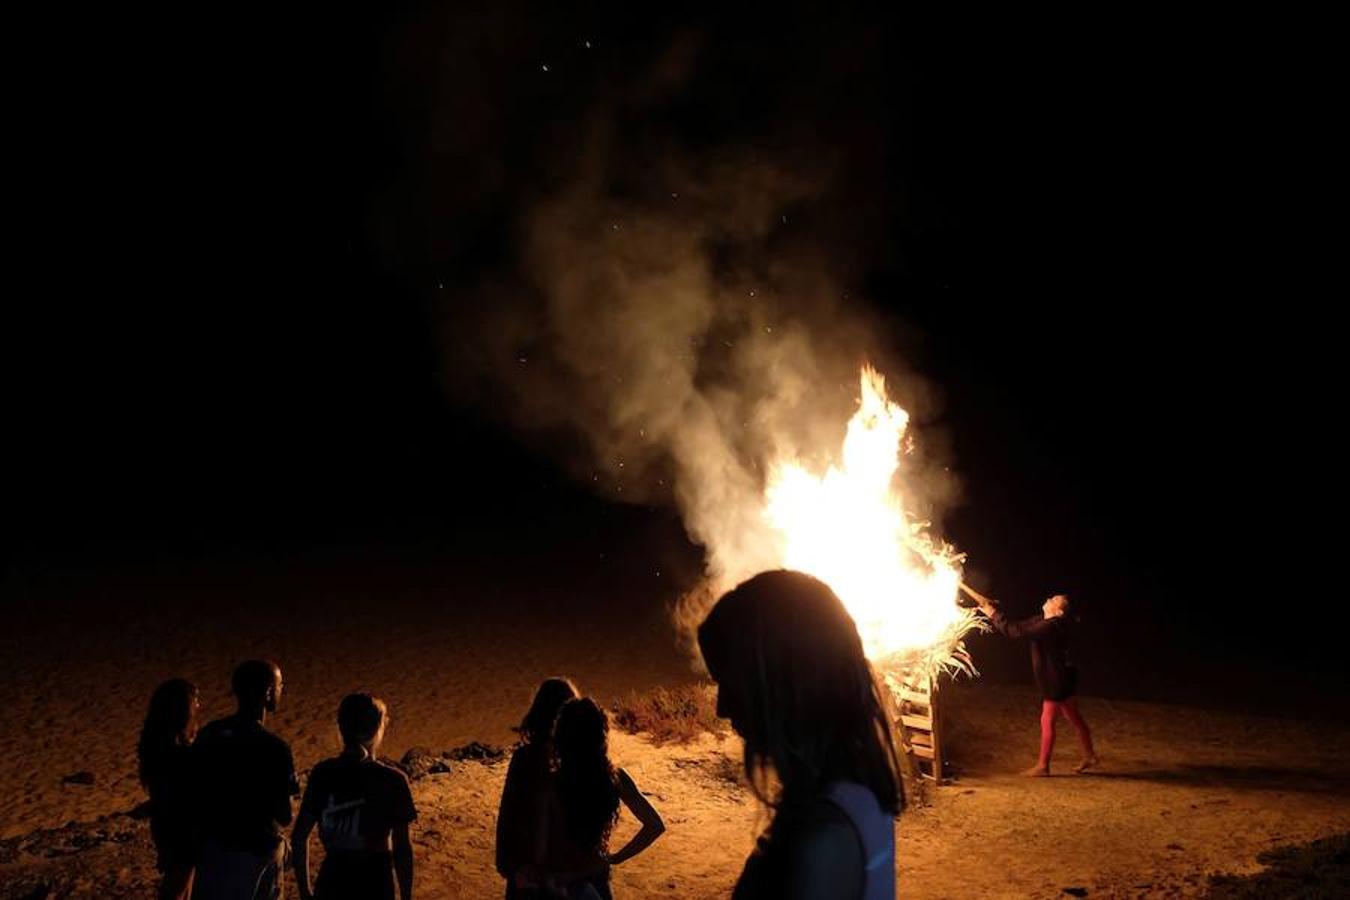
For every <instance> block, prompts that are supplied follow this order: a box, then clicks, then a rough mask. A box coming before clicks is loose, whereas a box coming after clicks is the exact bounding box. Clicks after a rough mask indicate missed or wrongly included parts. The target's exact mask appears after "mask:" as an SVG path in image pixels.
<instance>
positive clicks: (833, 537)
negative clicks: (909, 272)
mask: <svg viewBox="0 0 1350 900" xmlns="http://www.w3.org/2000/svg"><path fill="white" fill-rule="evenodd" d="M861 383H862V396H861V399H860V401H859V405H858V410H857V412H856V413H854V415H853V417H852V419H850V420H849V423H848V432H847V434H846V436H845V438H844V445H843V452H842V460H841V462H840V464H839V465H837V466H830V467H829V468H828V469H827V470H826V471H825V473H824V474H823V475H816V474H813V473H811V472H809V471H807V470H806V469H805V468H803V467H802V466H801V465H800V464H798V463H797V462H795V461H793V462H783V461H780V462H779V463H778V464H777V465H775V466H773V467H772V468H771V469H770V473H769V482H768V486H767V488H766V492H765V500H766V503H765V508H764V516H765V519H766V521H767V522H768V524H769V526H770V527H771V529H772V530H773V531H775V532H776V533H777V535H778V537H779V538H780V540H781V546H782V551H781V552H782V556H781V560H780V563H781V565H782V566H783V567H785V568H789V569H798V570H800V571H803V572H807V573H809V574H811V575H814V576H816V577H817V578H819V579H821V580H822V581H824V582H825V583H826V584H828V585H830V587H832V588H833V589H834V591H835V593H836V594H838V595H839V598H840V600H842V601H843V603H844V606H845V607H847V609H848V611H849V613H850V614H851V615H852V616H853V620H854V622H855V623H856V624H857V626H858V631H859V633H860V634H861V635H862V639H863V645H864V647H865V649H866V651H867V655H868V656H869V657H870V658H871V659H873V660H881V659H884V658H887V657H891V656H895V655H897V654H912V653H915V652H919V651H930V650H932V649H933V648H935V647H937V646H939V645H942V644H944V643H946V644H954V643H955V641H956V640H958V639H959V636H960V634H961V633H962V632H963V631H964V630H965V628H964V627H963V625H965V623H966V620H967V619H968V618H969V617H968V615H967V614H966V613H965V612H964V611H963V610H961V609H960V608H958V607H957V605H956V593H957V589H958V587H957V586H958V585H959V583H960V580H961V569H960V560H961V556H960V554H958V553H957V552H956V551H955V550H954V549H953V548H951V547H950V546H948V545H946V544H944V543H942V542H940V541H936V540H934V539H933V538H932V537H931V536H930V535H929V534H928V532H927V525H926V523H917V522H915V521H913V520H912V519H911V518H910V516H909V515H908V513H907V512H906V510H905V504H904V498H903V495H902V492H901V491H900V490H898V489H897V485H896V473H897V472H898V471H900V464H901V460H902V457H901V440H902V439H903V437H904V433H905V429H906V427H907V426H908V424H909V414H908V413H907V412H905V410H903V409H901V408H900V407H899V406H898V405H896V404H895V403H893V402H891V401H890V399H889V398H888V397H887V396H886V382H885V379H884V378H883V377H882V376H881V375H880V373H878V372H877V371H876V370H875V369H873V368H871V367H870V366H864V367H863V370H862V377H861ZM901 475H902V476H903V472H901Z"/></svg>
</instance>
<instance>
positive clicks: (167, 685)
mask: <svg viewBox="0 0 1350 900" xmlns="http://www.w3.org/2000/svg"><path fill="white" fill-rule="evenodd" d="M200 708H201V703H200V701H199V700H198V698H197V688H196V687H195V686H194V685H193V684H192V682H190V681H186V680H184V679H182V678H174V679H171V680H169V681H166V682H164V683H163V684H161V685H160V686H159V687H157V688H155V692H154V694H152V695H151V697H150V709H149V710H148V711H147V712H146V714H145V724H144V725H142V726H141V739H140V742H139V743H138V744H137V745H136V756H137V758H138V760H139V763H140V775H141V784H142V785H144V786H145V790H146V792H147V793H149V795H150V837H151V839H152V840H154V842H155V852H156V854H157V857H158V858H157V859H156V862H155V865H156V866H157V867H158V869H159V871H160V874H161V876H162V877H161V878H160V882H159V891H158V893H157V894H156V896H157V897H159V898H160V900H187V898H188V897H191V896H192V876H193V871H194V866H195V865H196V857H197V835H196V823H195V822H194V821H193V812H192V792H193V780H192V741H193V739H194V738H195V737H196V736H197V710H198V709H200Z"/></svg>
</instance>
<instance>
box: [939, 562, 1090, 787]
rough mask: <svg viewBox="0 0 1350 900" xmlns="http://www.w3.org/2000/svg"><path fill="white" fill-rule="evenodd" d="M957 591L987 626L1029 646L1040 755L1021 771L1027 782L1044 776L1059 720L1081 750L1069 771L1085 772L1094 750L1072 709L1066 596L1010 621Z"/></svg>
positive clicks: (980, 599) (989, 603)
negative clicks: (1066, 723) (1038, 692)
mask: <svg viewBox="0 0 1350 900" xmlns="http://www.w3.org/2000/svg"><path fill="white" fill-rule="evenodd" d="M961 589H962V590H963V591H965V592H966V593H967V594H969V595H970V597H971V598H972V599H973V600H975V602H976V603H978V604H979V606H980V609H981V611H983V612H984V614H985V616H986V617H987V618H988V619H989V622H990V624H992V625H993V626H994V628H995V629H997V630H998V632H999V633H1000V634H1003V635H1005V636H1007V637H1010V638H1024V639H1026V640H1027V641H1028V642H1029V644H1030V647H1031V673H1032V675H1033V676H1034V677H1035V679H1036V686H1037V687H1039V688H1040V690H1041V695H1042V698H1043V699H1042V700H1041V753H1040V757H1039V758H1038V759H1037V761H1036V765H1034V766H1032V767H1031V768H1030V769H1027V770H1026V771H1025V772H1023V773H1022V774H1023V775H1027V776H1029V777H1032V778H1044V777H1045V776H1047V775H1049V774H1050V758H1051V756H1052V755H1053V753H1054V750H1055V720H1056V719H1057V718H1058V717H1059V716H1063V717H1064V718H1066V719H1068V720H1069V724H1070V725H1072V726H1073V730H1074V731H1075V732H1077V734H1078V742H1079V744H1081V745H1082V748H1083V759H1082V761H1081V762H1079V764H1078V765H1077V766H1075V767H1074V771H1075V772H1079V773H1082V772H1086V771H1087V770H1088V769H1091V768H1092V767H1094V766H1096V765H1097V764H1098V759H1097V751H1096V750H1095V749H1094V748H1093V746H1092V731H1091V730H1090V729H1089V728H1088V724H1087V721H1086V720H1085V719H1084V718H1083V715H1082V713H1080V712H1079V711H1078V701H1077V700H1076V699H1075V695H1076V694H1077V693H1078V669H1077V668H1076V667H1075V666H1074V665H1073V664H1072V663H1071V662H1069V631H1070V627H1071V626H1070V619H1069V617H1068V612H1069V609H1070V601H1069V597H1068V595H1066V594H1055V595H1054V596H1053V597H1051V598H1049V599H1048V600H1046V601H1045V602H1044V603H1043V604H1041V613H1040V615H1036V616H1031V617H1029V618H1026V619H1018V620H1016V621H1014V620H1010V619H1009V618H1008V617H1007V616H1005V615H1004V614H1003V611H1002V610H1001V609H999V608H998V605H997V604H996V603H994V601H993V600H991V599H990V598H988V597H986V596H984V595H983V594H981V593H979V592H978V591H975V590H973V589H971V588H968V587H966V586H965V585H964V584H962V585H961Z"/></svg>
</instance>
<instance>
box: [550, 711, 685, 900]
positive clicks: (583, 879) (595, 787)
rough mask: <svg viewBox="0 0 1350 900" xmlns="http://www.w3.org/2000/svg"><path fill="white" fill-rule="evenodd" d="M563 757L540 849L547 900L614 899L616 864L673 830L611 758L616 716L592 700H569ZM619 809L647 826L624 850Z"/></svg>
mask: <svg viewBox="0 0 1350 900" xmlns="http://www.w3.org/2000/svg"><path fill="white" fill-rule="evenodd" d="M553 750H554V755H555V757H556V759H557V771H556V772H555V773H554V776H553V782H552V789H551V791H550V793H549V801H548V806H547V809H546V815H545V818H546V828H545V829H544V832H543V834H542V837H543V841H541V842H540V843H538V844H537V845H536V859H537V860H539V861H540V863H541V866H540V873H541V876H542V877H541V879H540V880H541V882H542V885H543V887H544V889H545V896H555V897H566V898H569V900H611V898H612V896H613V894H612V892H611V890H610V885H609V874H610V868H611V867H612V866H617V865H620V864H622V863H624V862H626V861H628V860H629V859H632V858H633V857H634V856H637V855H638V854H639V853H641V852H642V851H643V850H646V849H647V848H648V847H649V846H651V844H652V842H653V841H655V840H656V839H657V838H658V837H660V836H661V834H662V833H663V832H664V831H665V830H666V825H665V822H663V821H662V819H661V814H660V813H658V812H657V811H656V809H655V808H654V807H653V806H652V805H651V803H649V802H648V801H647V798H646V797H644V796H643V795H642V791H640V790H638V787H637V785H636V784H635V783H634V782H633V779H632V776H630V775H629V774H628V773H627V772H626V771H624V770H623V769H616V768H615V767H614V764H613V763H612V762H610V759H609V718H608V717H607V716H606V715H605V712H604V710H602V709H601V708H600V707H599V706H597V705H596V704H595V701H593V700H591V699H589V698H581V699H578V700H569V701H568V702H567V704H566V705H564V706H563V708H562V711H561V712H559V713H558V721H557V723H556V724H555V725H554V728H553ZM620 804H622V805H623V806H625V807H627V808H628V810H629V812H631V813H632V814H633V815H634V816H635V817H636V818H637V820H638V822H639V823H640V824H641V826H642V827H641V828H640V829H639V830H638V832H637V834H635V835H633V837H632V838H631V839H630V840H629V841H628V843H626V844H624V845H623V847H621V848H620V849H619V850H618V851H617V852H615V853H612V854H611V853H610V852H609V837H610V832H611V831H612V830H613V828H614V823H615V822H616V821H617V820H618V816H619V807H620Z"/></svg>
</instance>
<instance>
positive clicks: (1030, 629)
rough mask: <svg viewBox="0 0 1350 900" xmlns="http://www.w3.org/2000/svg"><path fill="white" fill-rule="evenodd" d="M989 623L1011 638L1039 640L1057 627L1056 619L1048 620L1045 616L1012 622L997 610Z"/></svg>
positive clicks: (990, 617)
mask: <svg viewBox="0 0 1350 900" xmlns="http://www.w3.org/2000/svg"><path fill="white" fill-rule="evenodd" d="M989 622H990V624H992V625H993V626H994V627H995V628H996V629H998V631H999V633H1000V634H1004V635H1007V636H1008V637H1010V638H1038V637H1040V636H1041V635H1043V634H1046V633H1047V632H1049V631H1050V630H1051V629H1053V628H1054V627H1055V620H1054V619H1047V618H1045V617H1044V616H1031V617H1030V618H1026V619H1018V620H1017V621H1012V620H1010V619H1009V618H1008V617H1007V616H1005V615H1004V614H1003V613H1002V612H1001V611H999V610H997V609H996V610H994V611H993V612H992V613H990V614H989Z"/></svg>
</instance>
